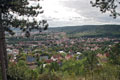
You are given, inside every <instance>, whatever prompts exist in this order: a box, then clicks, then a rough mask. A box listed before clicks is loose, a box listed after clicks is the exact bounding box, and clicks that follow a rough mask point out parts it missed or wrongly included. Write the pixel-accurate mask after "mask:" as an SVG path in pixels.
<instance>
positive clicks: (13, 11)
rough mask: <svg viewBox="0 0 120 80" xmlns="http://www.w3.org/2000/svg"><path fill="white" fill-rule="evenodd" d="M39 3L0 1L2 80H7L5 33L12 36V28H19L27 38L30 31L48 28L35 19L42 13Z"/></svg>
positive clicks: (42, 22)
mask: <svg viewBox="0 0 120 80" xmlns="http://www.w3.org/2000/svg"><path fill="white" fill-rule="evenodd" d="M39 1H40V0H33V1H32V2H35V3H36V5H34V6H32V5H30V0H0V61H1V68H2V79H3V80H7V77H6V71H7V52H6V43H5V32H8V33H9V34H11V35H13V34H14V32H13V30H12V28H19V29H20V30H22V31H23V32H25V34H26V37H29V36H30V32H31V30H34V29H37V30H39V31H42V30H46V29H47V27H48V24H47V21H46V20H41V21H37V20H36V19H35V17H37V16H38V14H41V13H43V10H42V7H41V6H40V4H39ZM15 15H17V16H15ZM21 17H22V18H21ZM26 18H27V19H26ZM29 18H32V20H31V21H30V20H29Z"/></svg>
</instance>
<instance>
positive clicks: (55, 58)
mask: <svg viewBox="0 0 120 80" xmlns="http://www.w3.org/2000/svg"><path fill="white" fill-rule="evenodd" d="M62 58H63V57H62V55H60V54H57V55H54V56H52V57H51V59H52V60H53V61H57V60H61V59H62Z"/></svg>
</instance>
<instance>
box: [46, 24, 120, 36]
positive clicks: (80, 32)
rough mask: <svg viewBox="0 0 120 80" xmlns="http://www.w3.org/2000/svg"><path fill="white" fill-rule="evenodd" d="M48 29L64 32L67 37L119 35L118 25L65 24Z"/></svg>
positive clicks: (119, 27) (119, 26) (119, 28)
mask: <svg viewBox="0 0 120 80" xmlns="http://www.w3.org/2000/svg"><path fill="white" fill-rule="evenodd" d="M48 31H52V32H66V33H67V34H68V36H69V37H120V25H84V26H66V27H58V28H49V30H48Z"/></svg>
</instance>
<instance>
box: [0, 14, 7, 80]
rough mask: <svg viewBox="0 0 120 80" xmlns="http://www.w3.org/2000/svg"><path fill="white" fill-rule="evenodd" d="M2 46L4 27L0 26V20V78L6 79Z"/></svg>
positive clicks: (3, 44)
mask: <svg viewBox="0 0 120 80" xmlns="http://www.w3.org/2000/svg"><path fill="white" fill-rule="evenodd" d="M0 19H1V14H0ZM4 48H5V35H4V28H3V27H2V24H1V20H0V61H1V70H2V80H7V74H6V65H5V55H4V53H5V51H4V50H5V49H4Z"/></svg>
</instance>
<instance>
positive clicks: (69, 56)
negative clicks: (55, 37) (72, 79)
mask: <svg viewBox="0 0 120 80" xmlns="http://www.w3.org/2000/svg"><path fill="white" fill-rule="evenodd" d="M71 58H73V56H72V55H70V54H67V55H66V56H65V59H66V60H69V59H71Z"/></svg>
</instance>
